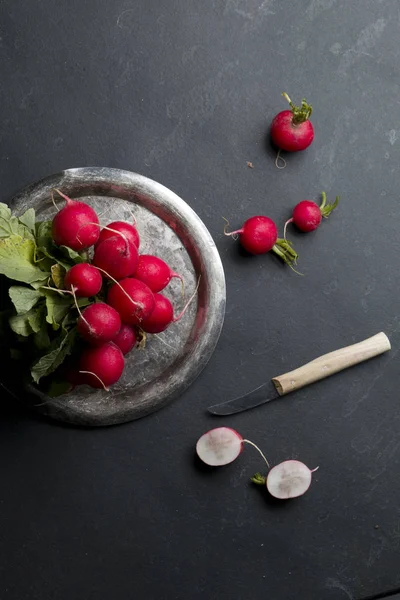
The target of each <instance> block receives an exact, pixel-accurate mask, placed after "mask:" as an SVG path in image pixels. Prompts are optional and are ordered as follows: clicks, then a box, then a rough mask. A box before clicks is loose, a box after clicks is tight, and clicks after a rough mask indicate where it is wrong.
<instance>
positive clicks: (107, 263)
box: [93, 234, 139, 280]
mask: <svg viewBox="0 0 400 600" xmlns="http://www.w3.org/2000/svg"><path fill="white" fill-rule="evenodd" d="M138 260H139V255H138V251H137V248H136V246H135V245H134V244H132V242H130V241H129V240H128V239H127V238H125V237H122V234H121V235H120V236H117V235H115V236H113V237H110V238H107V239H106V240H104V241H102V242H100V244H97V245H96V247H95V249H94V255H93V264H94V266H95V267H99V268H100V269H102V270H103V272H106V273H109V274H110V275H111V277H112V278H113V279H117V280H120V279H124V278H125V277H130V276H131V275H133V274H134V273H135V271H136V267H137V264H138ZM106 277H107V275H106Z"/></svg>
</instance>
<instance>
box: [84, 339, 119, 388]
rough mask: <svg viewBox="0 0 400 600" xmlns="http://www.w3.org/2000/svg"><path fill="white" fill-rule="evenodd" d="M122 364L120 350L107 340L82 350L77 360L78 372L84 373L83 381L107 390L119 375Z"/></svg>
mask: <svg viewBox="0 0 400 600" xmlns="http://www.w3.org/2000/svg"><path fill="white" fill-rule="evenodd" d="M124 365H125V360H124V355H123V354H122V352H121V350H120V349H119V348H118V346H116V345H115V344H113V342H107V343H106V344H102V345H101V346H95V347H92V348H87V349H86V350H84V352H83V353H82V355H81V358H80V361H79V372H80V373H81V374H83V375H85V378H84V379H85V383H87V384H88V385H90V386H91V387H94V388H98V389H100V388H104V389H106V390H107V388H108V386H109V385H113V384H114V383H116V382H117V381H118V379H119V378H120V377H121V375H122V372H123V370H124Z"/></svg>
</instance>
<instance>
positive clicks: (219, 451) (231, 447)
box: [196, 427, 243, 467]
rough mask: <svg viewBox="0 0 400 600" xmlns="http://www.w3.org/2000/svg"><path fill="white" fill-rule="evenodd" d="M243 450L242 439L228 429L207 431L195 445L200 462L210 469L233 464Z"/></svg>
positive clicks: (232, 430)
mask: <svg viewBox="0 0 400 600" xmlns="http://www.w3.org/2000/svg"><path fill="white" fill-rule="evenodd" d="M242 449H243V438H242V436H241V435H240V433H238V432H237V431H235V430H234V429H231V428H230V427H217V428H216V429H211V430H210V431H207V433H205V434H204V435H202V436H201V438H200V439H199V440H198V442H197V444H196V452H197V455H198V457H199V458H200V460H202V461H203V462H204V463H206V465H210V467H221V466H222V465H228V464H229V463H231V462H233V461H234V460H235V459H236V458H237V457H238V456H239V454H240V453H241V451H242Z"/></svg>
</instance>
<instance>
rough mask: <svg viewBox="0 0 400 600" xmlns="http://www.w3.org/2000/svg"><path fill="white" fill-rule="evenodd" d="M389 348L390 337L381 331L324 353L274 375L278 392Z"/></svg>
mask: <svg viewBox="0 0 400 600" xmlns="http://www.w3.org/2000/svg"><path fill="white" fill-rule="evenodd" d="M388 350H390V342H389V339H388V337H387V336H386V335H385V334H384V333H383V332H381V333H378V334H377V335H374V336H372V337H370V338H368V339H367V340H364V341H363V342H359V343H358V344H353V345H352V346H346V348H341V349H340V350H335V351H334V352H329V354H324V355H323V356H320V357H319V358H316V359H315V360H312V361H311V362H309V363H307V364H306V365H304V366H302V367H299V368H298V369H295V370H294V371H290V373H285V374H284V375H279V376H278V377H274V378H273V379H272V382H273V384H274V385H275V387H276V389H277V392H278V394H279V395H280V396H283V395H284V394H288V393H289V392H294V391H295V390H299V389H300V388H302V387H304V386H305V385H308V384H309V383H314V381H319V380H320V379H325V377H329V375H333V374H334V373H338V372H339V371H342V370H343V369H347V367H352V366H353V365H357V364H358V363H361V362H364V360H369V359H370V358H373V357H374V356H378V355H379V354H383V353H384V352H387V351H388Z"/></svg>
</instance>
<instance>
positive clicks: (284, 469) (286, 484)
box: [266, 460, 318, 500]
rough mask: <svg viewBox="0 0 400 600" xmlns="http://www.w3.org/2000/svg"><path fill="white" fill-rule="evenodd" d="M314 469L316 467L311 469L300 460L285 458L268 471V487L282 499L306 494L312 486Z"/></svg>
mask: <svg viewBox="0 0 400 600" xmlns="http://www.w3.org/2000/svg"><path fill="white" fill-rule="evenodd" d="M317 468H318V467H317ZM314 471H316V469H313V471H310V469H309V468H308V467H307V466H306V465H305V464H304V463H302V462H300V461H298V460H285V461H284V462H282V463H280V464H279V465H276V467H273V468H272V469H271V470H270V472H269V473H268V477H267V482H266V483H267V489H268V491H269V493H270V494H271V496H274V497H275V498H279V499H280V500H286V499H287V498H297V497H298V496H302V495H303V494H305V493H306V491H307V490H308V488H309V487H310V485H311V478H312V473H313V472H314Z"/></svg>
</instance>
